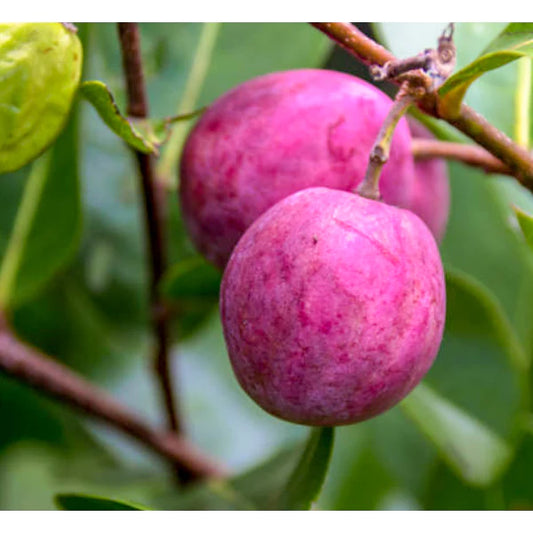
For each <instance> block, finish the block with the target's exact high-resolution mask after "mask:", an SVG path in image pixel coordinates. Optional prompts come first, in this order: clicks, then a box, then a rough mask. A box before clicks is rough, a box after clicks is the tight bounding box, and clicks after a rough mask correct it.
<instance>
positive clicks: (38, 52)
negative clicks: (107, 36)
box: [0, 22, 82, 174]
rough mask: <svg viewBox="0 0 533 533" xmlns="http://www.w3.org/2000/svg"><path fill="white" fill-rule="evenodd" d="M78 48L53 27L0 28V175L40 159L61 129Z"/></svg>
mask: <svg viewBox="0 0 533 533" xmlns="http://www.w3.org/2000/svg"><path fill="white" fill-rule="evenodd" d="M81 65H82V47H81V43H80V40H79V39H78V37H77V35H76V33H75V30H74V29H72V28H69V27H68V26H67V25H63V24H61V23H59V22H55V23H16V24H0V174H1V173H4V172H10V171H13V170H17V169H19V168H20V167H22V166H24V165H25V164H26V163H28V162H30V161H31V160H32V159H35V158H36V157H37V156H38V155H39V154H41V153H42V152H43V151H44V150H45V149H46V148H47V147H48V146H49V145H50V144H51V143H52V142H53V141H54V139H55V138H56V137H57V135H58V134H59V132H60V131H61V129H62V128H63V126H64V124H65V122H66V120H67V117H68V114H69V111H70V108H71V105H72V100H73V98H74V94H75V92H76V89H77V87H78V84H79V81H80V76H81Z"/></svg>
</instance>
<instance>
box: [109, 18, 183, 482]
mask: <svg viewBox="0 0 533 533" xmlns="http://www.w3.org/2000/svg"><path fill="white" fill-rule="evenodd" d="M118 34H119V39H120V44H121V51H122V62H123V66H124V73H125V75H126V88H127V94H128V115H130V116H132V117H136V118H146V117H147V116H148V101H147V98H146V93H145V86H144V76H143V69H142V61H141V48H140V36H139V28H138V25H137V24H136V23H119V24H118ZM135 156H136V159H137V166H138V169H139V176H140V180H141V188H142V195H143V200H144V213H145V223H146V232H147V235H148V250H149V258H150V269H151V279H150V304H151V321H152V330H153V334H154V337H155V342H156V347H155V356H154V364H155V371H156V376H157V378H158V381H159V385H160V388H161V392H162V396H163V400H164V405H165V412H166V416H167V426H168V428H169V429H170V430H171V431H174V432H176V433H181V432H182V425H181V422H180V417H179V414H178V409H177V407H176V399H175V396H174V388H173V384H172V380H171V371H170V362H169V358H170V334H169V326H168V321H167V316H166V313H165V312H164V309H165V306H164V302H163V300H162V298H161V296H160V294H159V289H158V286H159V282H160V280H161V278H162V277H163V274H164V271H165V270H166V253H165V252H166V251H165V244H164V235H163V226H164V209H163V206H164V204H163V202H164V197H162V196H161V197H160V192H161V191H159V190H158V189H157V184H156V179H155V173H154V161H153V158H152V156H151V155H150V154H144V153H141V152H139V151H135ZM184 481H185V480H184Z"/></svg>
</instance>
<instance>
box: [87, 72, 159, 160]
mask: <svg viewBox="0 0 533 533" xmlns="http://www.w3.org/2000/svg"><path fill="white" fill-rule="evenodd" d="M79 92H80V94H81V96H83V97H84V98H85V99H86V100H87V101H88V102H90V103H91V104H92V105H93V107H94V108H95V109H96V111H97V112H98V114H99V115H100V118H101V119H102V120H103V121H104V122H105V123H106V124H107V126H108V127H109V128H110V129H111V130H112V131H113V132H114V133H116V134H117V135H118V136H119V137H120V138H122V139H123V140H124V141H126V142H127V143H128V144H129V145H130V146H131V147H132V148H135V150H138V151H139V152H142V153H144V154H149V153H156V152H157V147H156V146H155V144H154V143H153V141H152V140H150V139H147V138H146V137H144V136H143V135H142V134H141V133H140V132H139V130H138V129H137V128H136V127H135V126H134V125H133V124H132V123H131V122H130V121H129V120H128V119H127V118H126V117H124V116H123V115H122V113H121V112H120V109H119V108H118V106H117V104H116V103H115V98H114V97H113V94H112V93H111V91H110V90H109V89H108V88H107V86H106V85H105V83H102V82H101V81H86V82H83V83H82V84H81V85H80V88H79Z"/></svg>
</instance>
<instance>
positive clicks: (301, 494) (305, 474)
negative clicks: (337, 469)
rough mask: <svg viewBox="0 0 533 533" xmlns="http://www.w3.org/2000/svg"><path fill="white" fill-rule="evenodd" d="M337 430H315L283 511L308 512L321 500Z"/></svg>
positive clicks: (291, 481) (290, 484)
mask: <svg viewBox="0 0 533 533" xmlns="http://www.w3.org/2000/svg"><path fill="white" fill-rule="evenodd" d="M333 437H334V428H327V427H326V428H315V429H312V430H311V435H310V437H309V439H308V441H307V445H306V447H305V450H304V452H303V454H302V456H301V458H300V460H299V462H298V464H297V465H296V468H295V469H294V471H293V473H292V475H291V477H290V479H289V482H288V483H287V486H286V488H285V490H284V491H283V494H282V495H281V498H280V505H279V506H280V508H281V509H289V510H305V509H309V508H310V507H311V504H312V503H313V501H314V500H315V499H316V498H317V497H318V494H319V492H320V489H321V487H322V484H323V483H324V479H325V476H326V473H327V470H328V466H329V460H330V457H331V451H332V447H333Z"/></svg>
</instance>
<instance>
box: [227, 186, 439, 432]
mask: <svg viewBox="0 0 533 533" xmlns="http://www.w3.org/2000/svg"><path fill="white" fill-rule="evenodd" d="M445 299H446V297H445V286H444V275H443V268H442V263H441V259H440V255H439V251H438V248H437V245H436V243H435V240H434V238H433V236H432V234H431V232H430V231H429V229H428V228H427V226H426V225H425V224H424V223H423V222H422V221H421V220H420V219H419V218H418V217H417V216H416V215H414V214H413V213H412V212H410V211H407V210H404V209H400V208H397V207H393V206H389V205H387V204H385V203H382V202H377V201H373V200H368V199H366V198H362V197H360V196H358V195H356V194H352V193H348V192H344V191H336V190H332V189H327V188H322V187H317V188H310V189H306V190H304V191H300V192H298V193H295V194H293V195H291V196H289V197H287V198H285V199H284V200H281V201H280V202H279V203H277V204H276V205H275V206H274V207H272V208H271V209H269V210H268V211H267V212H266V213H264V214H263V215H262V216H261V217H260V218H258V219H257V220H256V221H255V222H254V223H253V224H252V225H251V227H250V228H249V229H248V230H247V231H246V233H245V234H244V235H243V237H242V238H241V240H240V241H239V243H238V244H237V246H236V247H235V250H234V252H233V254H232V256H231V259H230V261H229V262H228V265H227V268H226V270H225V273H224V277H223V281H222V286H221V295H220V310H221V318H222V324H223V329H224V336H225V340H226V344H227V348H228V353H229V356H230V359H231V363H232V366H233V369H234V372H235V375H236V377H237V379H238V381H239V383H240V384H241V386H242V387H243V388H244V390H245V391H246V392H247V393H248V395H249V396H250V397H251V398H252V399H254V400H255V401H256V402H257V403H258V404H259V405H260V406H261V407H262V408H263V409H265V410H266V411H268V412H269V413H271V414H272V415H275V416H277V417H280V418H283V419H285V420H288V421H291V422H296V423H300V424H307V425H318V426H333V425H343V424H351V423H354V422H358V421H361V420H365V419H368V418H370V417H373V416H375V415H377V414H379V413H381V412H383V411H385V410H387V409H389V408H390V407H392V406H393V405H395V404H396V403H397V402H399V401H400V400H401V399H402V398H403V397H404V396H405V395H406V394H407V393H409V391H411V389H413V387H415V385H416V384H417V383H418V382H419V381H420V380H421V379H422V377H423V376H424V375H425V374H426V372H427V371H428V369H429V368H430V366H431V364H432V362H433V360H434V358H435V356H436V354H437V352H438V349H439V346H440V343H441V340H442V334H443V327H444V321H445Z"/></svg>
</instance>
